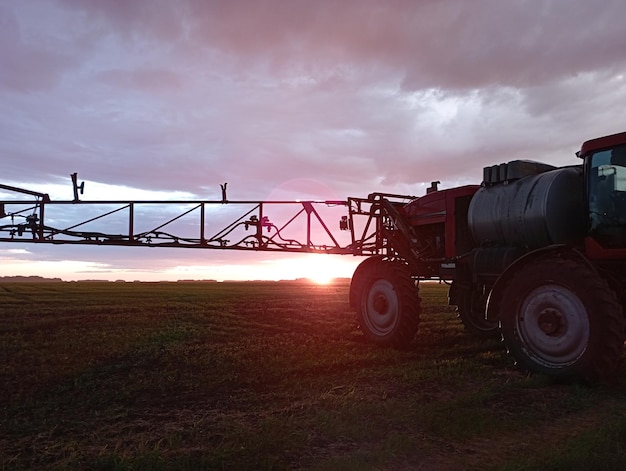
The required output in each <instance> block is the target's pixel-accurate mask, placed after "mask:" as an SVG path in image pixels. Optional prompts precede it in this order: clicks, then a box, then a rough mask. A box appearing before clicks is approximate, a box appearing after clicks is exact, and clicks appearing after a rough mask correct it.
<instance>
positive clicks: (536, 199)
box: [468, 167, 587, 249]
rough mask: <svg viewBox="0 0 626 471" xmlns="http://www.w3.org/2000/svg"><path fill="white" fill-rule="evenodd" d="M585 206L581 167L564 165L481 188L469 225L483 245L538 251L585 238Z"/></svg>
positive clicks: (469, 216) (474, 202) (469, 217)
mask: <svg viewBox="0 0 626 471" xmlns="http://www.w3.org/2000/svg"><path fill="white" fill-rule="evenodd" d="M585 208H586V205H585V199H584V184H583V177H582V169H581V168H579V167H565V168H560V169H556V170H551V171H548V172H544V173H539V174H537V175H530V176H526V177H524V178H520V179H519V180H513V181H509V182H503V183H498V184H496V185H493V186H485V187H483V188H481V189H480V190H478V191H477V192H476V194H475V195H474V197H473V198H472V201H471V203H470V207H469V211H468V223H469V227H470V231H471V233H472V236H473V238H474V242H476V244H478V245H484V244H498V245H499V244H502V245H510V246H518V247H527V248H530V249H533V248H538V247H543V246H546V245H550V244H560V243H567V242H571V241H573V240H574V239H576V238H578V237H581V236H582V235H583V234H584V232H585V228H586V224H587V222H586V217H585V213H586V209H585Z"/></svg>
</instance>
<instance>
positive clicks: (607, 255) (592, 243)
mask: <svg viewBox="0 0 626 471" xmlns="http://www.w3.org/2000/svg"><path fill="white" fill-rule="evenodd" d="M585 254H586V255H587V258H589V259H590V260H597V261H599V260H626V248H624V249H607V248H605V247H602V246H601V245H600V244H599V243H598V242H597V241H596V240H595V239H593V238H592V237H587V238H585Z"/></svg>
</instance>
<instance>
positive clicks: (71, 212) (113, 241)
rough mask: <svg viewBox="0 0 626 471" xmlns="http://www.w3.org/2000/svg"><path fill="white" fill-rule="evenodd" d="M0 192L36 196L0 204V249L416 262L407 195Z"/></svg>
mask: <svg viewBox="0 0 626 471" xmlns="http://www.w3.org/2000/svg"><path fill="white" fill-rule="evenodd" d="M0 188H3V189H5V190H9V191H15V192H18V193H20V194H26V195H30V196H34V197H35V198H34V199H26V200H25V199H8V200H4V201H0V242H20V243H38V244H83V245H109V246H133V247H137V246H147V247H182V248H201V249H221V250H229V249H230V250H254V251H279V252H307V253H327V254H340V255H365V256H368V255H386V256H393V257H403V258H407V259H408V260H409V261H411V260H414V259H415V258H416V257H418V256H419V255H418V254H417V253H414V251H413V250H412V249H411V246H412V245H413V244H412V238H413V237H414V234H412V230H411V228H410V226H409V225H408V224H406V222H405V221H404V220H403V218H402V214H401V212H400V208H401V207H402V206H403V205H405V204H406V203H407V202H408V201H410V200H412V199H414V197H412V196H404V195H391V194H383V193H375V194H371V195H369V196H368V197H367V198H348V199H347V200H311V201H299V200H296V201H226V200H225V199H222V200H216V201H210V200H207V201H167V200H165V201H119V200H110V201H80V200H78V199H77V198H76V197H75V199H74V200H72V201H51V200H50V198H49V197H47V195H45V194H44V193H38V192H32V191H29V190H21V189H18V188H14V187H9V186H7V185H2V186H1V187H0ZM75 196H76V195H75ZM328 221H333V222H334V224H332V225H331V224H329V223H328ZM336 221H339V225H338V227H337V226H336V225H335V224H336Z"/></svg>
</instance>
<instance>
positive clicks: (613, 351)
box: [500, 257, 624, 381]
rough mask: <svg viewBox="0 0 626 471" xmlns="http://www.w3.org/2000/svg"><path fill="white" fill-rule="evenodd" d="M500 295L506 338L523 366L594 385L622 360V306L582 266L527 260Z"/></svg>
mask: <svg viewBox="0 0 626 471" xmlns="http://www.w3.org/2000/svg"><path fill="white" fill-rule="evenodd" d="M502 294H503V296H502V302H501V307H500V309H501V313H500V321H501V332H502V337H503V339H504V342H505V344H506V346H507V348H508V349H509V351H510V353H511V354H512V355H513V356H514V357H515V359H516V360H517V362H518V363H519V365H520V366H522V367H523V368H525V369H528V370H530V371H535V372H539V373H545V374H548V375H551V376H554V377H558V378H563V379H568V380H579V379H581V380H587V381H595V380H598V379H601V378H603V377H606V376H607V375H609V374H610V373H611V372H612V371H613V370H614V369H615V367H616V366H617V364H618V362H619V361H620V360H621V358H622V355H623V341H624V318H623V314H622V307H621V306H620V304H619V303H618V302H617V298H616V296H615V293H614V292H613V291H612V290H611V289H610V288H609V286H608V285H607V283H606V282H605V281H604V280H603V279H602V278H601V277H600V276H599V275H598V274H597V273H596V271H595V270H593V269H592V268H590V267H589V266H587V265H586V264H584V263H583V262H579V261H576V260H571V259H562V258H559V257H549V258H544V259H541V260H535V261H532V262H529V263H528V264H527V265H526V266H524V267H522V268H521V269H520V270H519V272H518V273H517V274H516V275H515V276H514V277H513V278H512V279H511V280H510V282H509V283H508V284H507V285H506V286H505V287H504V291H503V293H502Z"/></svg>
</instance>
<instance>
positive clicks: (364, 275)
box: [355, 259, 420, 348]
mask: <svg viewBox="0 0 626 471" xmlns="http://www.w3.org/2000/svg"><path fill="white" fill-rule="evenodd" d="M355 281H356V283H357V284H358V288H355V295H356V299H355V301H356V302H355V304H356V311H357V321H358V324H359V327H360V329H361V330H362V331H363V334H364V335H365V336H366V337H367V339H368V340H370V341H372V342H374V343H376V344H378V345H383V346H393V347H398V348H399V347H403V346H406V345H407V344H408V343H409V342H411V340H412V339H413V337H414V336H415V333H416V332H417V328H418V324H419V313H420V298H419V295H418V290H417V287H416V286H415V283H414V282H413V280H412V279H411V273H410V271H409V269H408V267H407V266H406V265H404V264H403V263H401V262H398V261H394V262H392V261H387V260H382V259H372V260H371V261H370V262H369V263H368V264H367V265H366V266H364V269H363V270H362V271H360V273H359V279H358V280H355Z"/></svg>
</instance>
